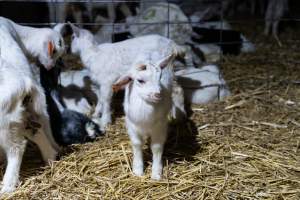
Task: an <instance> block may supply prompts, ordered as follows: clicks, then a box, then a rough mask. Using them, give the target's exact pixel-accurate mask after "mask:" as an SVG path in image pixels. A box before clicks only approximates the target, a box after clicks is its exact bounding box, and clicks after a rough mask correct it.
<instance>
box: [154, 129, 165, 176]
mask: <svg viewBox="0 0 300 200" xmlns="http://www.w3.org/2000/svg"><path fill="white" fill-rule="evenodd" d="M166 138H167V126H165V127H161V128H160V129H159V130H158V129H157V131H156V133H155V134H154V135H152V136H151V151H152V154H153V157H152V160H153V163H152V175H151V178H152V179H154V180H160V179H161V175H162V170H163V164H162V154H163V151H164V144H165V141H166Z"/></svg>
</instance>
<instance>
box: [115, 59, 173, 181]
mask: <svg viewBox="0 0 300 200" xmlns="http://www.w3.org/2000/svg"><path fill="white" fill-rule="evenodd" d="M141 57H143V58H141ZM141 57H140V58H141V59H139V58H138V62H135V63H136V64H134V65H133V66H134V67H133V68H132V69H131V70H130V71H129V72H128V73H127V75H124V76H122V77H121V78H120V79H119V80H118V81H117V83H116V84H115V85H114V88H115V89H116V88H119V87H122V86H124V85H126V84H128V85H127V86H126V91H125V100H124V110H125V115H126V117H125V121H126V126H127V130H128V134H129V137H130V140H131V143H132V148H133V166H132V168H133V173H134V174H135V175H137V176H142V175H143V173H144V172H143V171H144V165H143V154H142V146H143V142H144V139H145V138H147V137H150V138H151V150H152V153H153V165H152V176H151V177H152V179H156V180H159V179H161V174H162V168H163V167H162V154H163V148H164V144H165V141H166V138H167V126H168V119H167V116H168V114H169V112H170V109H171V106H172V100H171V98H172V97H171V96H172V85H173V66H172V56H168V57H166V58H164V59H162V60H159V61H152V60H150V59H147V58H146V57H144V56H141Z"/></svg>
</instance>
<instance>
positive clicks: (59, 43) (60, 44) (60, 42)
mask: <svg viewBox="0 0 300 200" xmlns="http://www.w3.org/2000/svg"><path fill="white" fill-rule="evenodd" d="M58 45H59V46H60V47H62V41H61V39H59V41H58Z"/></svg>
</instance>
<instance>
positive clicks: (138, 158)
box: [126, 122, 144, 176]
mask: <svg viewBox="0 0 300 200" xmlns="http://www.w3.org/2000/svg"><path fill="white" fill-rule="evenodd" d="M126 124H127V127H128V135H129V137H130V141H131V145H132V153H133V161H132V172H133V173H134V174H135V175H136V176H143V174H144V161H143V150H142V146H143V138H142V137H141V136H140V135H138V134H137V133H136V130H134V129H133V127H131V125H130V123H128V122H127V123H126Z"/></svg>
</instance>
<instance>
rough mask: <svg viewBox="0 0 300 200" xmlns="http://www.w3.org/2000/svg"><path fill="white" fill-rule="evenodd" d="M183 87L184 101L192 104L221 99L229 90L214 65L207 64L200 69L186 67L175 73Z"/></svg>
mask: <svg viewBox="0 0 300 200" xmlns="http://www.w3.org/2000/svg"><path fill="white" fill-rule="evenodd" d="M175 75H176V77H177V79H178V82H179V84H180V85H181V86H182V87H183V89H184V95H185V101H186V102H187V103H193V104H205V103H209V102H213V101H216V100H222V99H224V98H225V97H227V96H229V95H230V91H229V89H228V87H227V85H226V82H225V80H224V79H223V77H222V75H221V74H220V71H219V69H218V67H217V66H216V65H207V66H204V67H202V68H200V69H198V68H186V69H183V70H180V71H177V72H176V73H175Z"/></svg>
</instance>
